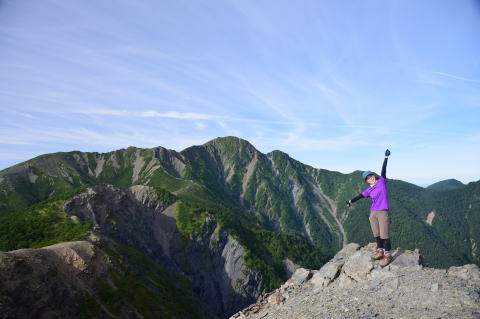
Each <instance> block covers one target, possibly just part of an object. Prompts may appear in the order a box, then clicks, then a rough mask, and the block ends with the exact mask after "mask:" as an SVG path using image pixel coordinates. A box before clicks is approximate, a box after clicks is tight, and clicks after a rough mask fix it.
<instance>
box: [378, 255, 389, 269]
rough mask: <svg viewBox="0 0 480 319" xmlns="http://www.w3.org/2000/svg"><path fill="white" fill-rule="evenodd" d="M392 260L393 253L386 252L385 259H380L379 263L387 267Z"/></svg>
mask: <svg viewBox="0 0 480 319" xmlns="http://www.w3.org/2000/svg"><path fill="white" fill-rule="evenodd" d="M391 262H392V255H391V254H385V255H383V259H382V260H380V263H379V265H380V266H381V267H385V266H386V265H388V264H389V263H391Z"/></svg>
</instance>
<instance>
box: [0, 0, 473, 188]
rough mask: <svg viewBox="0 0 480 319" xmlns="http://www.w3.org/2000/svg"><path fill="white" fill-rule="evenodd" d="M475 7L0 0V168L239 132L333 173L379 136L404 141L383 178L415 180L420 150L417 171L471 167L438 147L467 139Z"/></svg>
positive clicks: (355, 164)
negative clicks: (34, 157) (66, 154)
mask: <svg viewBox="0 0 480 319" xmlns="http://www.w3.org/2000/svg"><path fill="white" fill-rule="evenodd" d="M452 3H453V2H452ZM475 6H478V5H477V4H476V2H475V1H473V0H472V1H469V0H466V1H462V2H461V3H459V2H455V5H454V6H452V5H449V1H446V2H442V3H438V2H436V1H433V0H427V1H425V2H421V3H420V2H419V3H415V4H404V3H401V2H397V1H393V0H392V1H390V0H387V1H383V2H356V3H350V4H345V3H342V2H315V1H313V2H312V1H300V2H298V3H297V2H296V3H295V4H292V3H290V2H288V1H282V0H281V1H270V0H267V1H261V2H258V1H250V0H247V1H240V2H239V1H235V2H217V1H213V2H188V4H187V3H183V2H175V3H168V4H167V3H165V2H155V1H148V0H145V1H121V2H120V3H118V4H117V5H116V6H115V7H114V8H113V7H111V6H110V5H107V4H106V3H102V2H95V1H81V2H62V1H54V0H45V1H42V2H41V3H40V2H24V1H3V2H2V3H1V4H0V48H1V50H0V112H1V116H0V134H1V136H0V154H9V155H8V156H3V157H2V156H0V168H5V167H7V166H9V165H12V164H14V163H16V162H19V161H22V160H26V159H28V158H27V157H26V154H32V151H31V150H33V149H34V150H35V151H34V153H35V154H41V153H42V152H43V153H45V152H51V151H62V150H63V151H68V150H71V149H82V150H85V151H89V150H95V151H110V150H112V149H115V148H122V147H126V146H129V145H136V146H141V147H154V146H158V145H162V146H165V147H168V148H173V149H176V150H181V149H183V148H185V147H188V146H190V145H193V144H202V143H204V142H206V141H208V140H210V139H212V138H215V137H217V136H225V135H236V136H239V137H242V138H245V139H247V140H249V141H251V142H252V143H253V144H254V145H255V146H256V147H258V148H259V149H260V150H261V151H264V152H269V151H271V150H274V149H280V150H282V151H285V152H288V153H289V154H290V155H291V156H292V157H294V158H296V159H298V160H300V161H302V162H304V163H307V164H310V165H312V166H315V167H319V168H326V169H331V170H341V171H342V172H350V171H353V170H356V169H360V168H364V167H365V168H368V167H370V165H369V163H371V162H375V158H376V157H375V156H376V155H374V154H381V153H382V152H383V150H384V148H385V147H387V146H388V147H392V148H394V149H395V150H394V152H393V154H394V155H396V156H398V158H402V157H401V155H402V154H404V155H405V154H408V155H409V156H408V157H405V158H404V160H405V161H406V162H408V165H398V166H397V167H401V169H400V170H398V171H395V170H394V172H395V174H397V175H396V177H397V178H399V179H402V178H405V179H407V180H408V181H412V182H416V181H415V180H414V178H413V176H414V174H413V173H412V172H416V171H415V167H416V166H415V163H416V161H418V162H420V161H421V159H422V156H423V155H425V156H426V154H427V153H428V151H430V152H431V153H432V154H433V155H435V158H437V159H439V160H437V161H438V163H441V164H442V165H440V164H439V165H438V166H435V168H433V167H432V168H431V169H429V168H428V167H422V166H421V165H419V166H418V167H421V168H422V169H424V170H425V171H422V172H419V171H418V174H419V175H421V176H422V181H421V183H428V182H429V181H431V182H432V183H433V182H435V181H437V180H438V179H439V178H440V177H442V178H443V176H444V175H442V174H440V173H439V172H438V170H439V167H443V166H445V168H446V169H447V172H451V174H453V175H456V176H462V178H463V179H464V180H466V181H467V180H477V179H479V178H480V172H478V170H475V169H470V170H469V171H468V170H467V169H465V167H467V166H468V165H454V164H453V163H456V162H457V161H458V157H455V156H454V155H453V154H451V153H450V152H446V153H445V152H444V153H442V154H440V153H441V152H443V151H444V148H442V147H439V146H441V145H456V146H457V149H458V150H462V152H468V149H469V147H472V148H473V149H475V147H474V145H472V144H475V143H477V144H478V136H479V130H478V127H480V123H479V122H478V121H479V119H480V114H479V113H478V106H477V105H478V101H480V93H478V83H480V74H479V66H478V54H477V52H479V51H480V43H479V42H478V41H476V40H477V39H476V34H477V33H476V31H475V30H478V29H480V19H478V14H475V12H476V11H475V10H476V9H478V8H474V7H475ZM426 16H428V17H429V18H428V19H425V17H426ZM412 31H413V32H412ZM439 35H441V36H439ZM413 145H423V147H421V148H415V147H413ZM477 148H478V147H477ZM413 150H414V151H413ZM392 151H393V149H392ZM15 153H18V158H17V160H14V157H15V156H14V154H15ZM417 155H418V158H416V156H417ZM460 158H461V157H460ZM393 162H394V161H392V163H393ZM468 167H469V166H468ZM468 176H470V177H468Z"/></svg>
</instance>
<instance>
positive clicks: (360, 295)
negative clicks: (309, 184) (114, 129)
mask: <svg viewBox="0 0 480 319" xmlns="http://www.w3.org/2000/svg"><path fill="white" fill-rule="evenodd" d="M374 250H375V244H373V243H372V244H369V245H367V246H365V247H361V248H360V247H359V245H357V244H349V245H347V246H346V247H345V248H344V249H342V250H341V251H340V252H338V253H337V254H336V255H335V257H334V258H332V260H330V261H329V262H328V263H326V264H325V265H324V266H323V267H322V268H321V269H319V270H313V271H310V270H307V269H301V270H297V272H296V273H295V274H294V275H293V276H292V278H290V279H289V280H288V281H287V282H286V283H285V284H284V285H282V286H281V287H280V288H279V289H277V290H275V291H273V292H271V293H268V294H265V295H263V296H260V297H259V298H258V300H257V302H256V303H255V304H252V305H250V306H248V307H247V308H245V309H244V310H242V311H240V312H238V313H236V314H235V315H233V316H232V317H231V318H255V319H256V318H272V319H273V318H279V319H287V318H303V319H307V318H312V319H313V318H480V294H479V292H480V271H479V267H478V266H476V265H464V266H461V267H450V268H449V269H448V271H447V270H445V269H433V268H426V267H423V258H422V256H421V254H420V253H419V252H418V250H416V251H410V250H403V249H397V250H395V251H394V252H393V261H392V262H391V263H390V265H388V266H386V267H384V268H382V267H380V266H379V264H378V261H373V260H372V259H371V258H370V256H371V255H372V254H373V252H374ZM307 274H313V275H311V276H310V275H307ZM310 277H311V278H310Z"/></svg>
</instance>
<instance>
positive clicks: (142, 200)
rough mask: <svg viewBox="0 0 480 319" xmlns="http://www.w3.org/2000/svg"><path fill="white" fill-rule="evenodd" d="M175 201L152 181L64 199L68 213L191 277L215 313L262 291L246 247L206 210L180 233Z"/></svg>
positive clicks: (235, 306) (93, 190) (104, 187)
mask: <svg viewBox="0 0 480 319" xmlns="http://www.w3.org/2000/svg"><path fill="white" fill-rule="evenodd" d="M177 205H180V204H179V203H177V202H170V203H165V202H162V201H160V200H159V198H158V194H157V193H156V192H155V190H154V189H153V188H151V187H148V186H140V185H137V186H132V187H130V188H128V189H118V188H115V187H113V186H108V185H102V186H100V185H99V186H94V187H91V188H89V189H88V190H87V191H86V192H84V193H82V194H79V195H77V196H74V197H73V198H72V199H71V200H69V201H67V202H66V203H65V206H64V209H65V212H67V214H69V215H71V216H76V218H78V219H79V220H82V221H92V222H93V223H94V226H93V227H94V229H95V230H96V232H97V233H98V234H101V236H103V237H106V238H108V239H111V240H113V241H114V242H115V243H118V244H121V245H125V246H128V247H133V248H135V249H137V250H138V251H140V252H142V253H143V254H145V255H146V256H148V257H150V258H152V259H153V260H155V261H156V262H158V263H159V264H161V265H163V266H165V267H166V268H167V269H169V270H171V271H173V272H178V273H180V274H182V275H183V276H185V277H186V278H188V280H189V282H190V284H191V286H192V289H193V291H194V293H195V295H196V296H197V297H198V298H199V300H200V301H201V302H202V303H204V304H205V309H208V311H209V312H210V313H211V315H212V316H218V317H219V318H221V317H225V316H226V315H227V314H229V313H231V312H232V311H233V310H235V309H238V308H239V307H241V306H243V305H245V304H246V303H248V302H251V301H252V300H254V299H255V298H256V296H257V295H258V293H259V291H260V288H261V284H262V278H261V276H260V275H259V274H257V273H255V272H253V271H252V270H250V269H248V268H247V267H246V265H245V263H244V260H243V257H244V248H243V247H242V245H241V244H240V243H239V242H238V241H237V240H235V239H234V238H233V237H232V236H230V235H229V234H228V233H227V232H226V231H224V230H223V229H222V228H221V227H220V226H219V225H218V223H217V222H216V220H215V218H214V217H213V216H212V215H209V214H207V215H206V216H205V220H203V221H202V223H203V226H202V227H201V228H200V229H199V231H198V232H197V233H191V234H187V235H185V234H182V233H181V232H180V231H179V229H178V227H177V224H176V219H175V218H176V212H177V208H176V207H177Z"/></svg>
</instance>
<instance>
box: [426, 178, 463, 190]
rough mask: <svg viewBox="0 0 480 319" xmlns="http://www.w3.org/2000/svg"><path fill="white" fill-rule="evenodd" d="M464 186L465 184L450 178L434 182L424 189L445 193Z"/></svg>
mask: <svg viewBox="0 0 480 319" xmlns="http://www.w3.org/2000/svg"><path fill="white" fill-rule="evenodd" d="M464 186H465V184H463V183H462V182H460V181H459V180H456V179H453V178H451V179H446V180H443V181H440V182H436V183H434V184H432V185H430V186H427V187H426V188H428V189H430V190H435V191H446V190H452V189H457V188H461V187H464Z"/></svg>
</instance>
